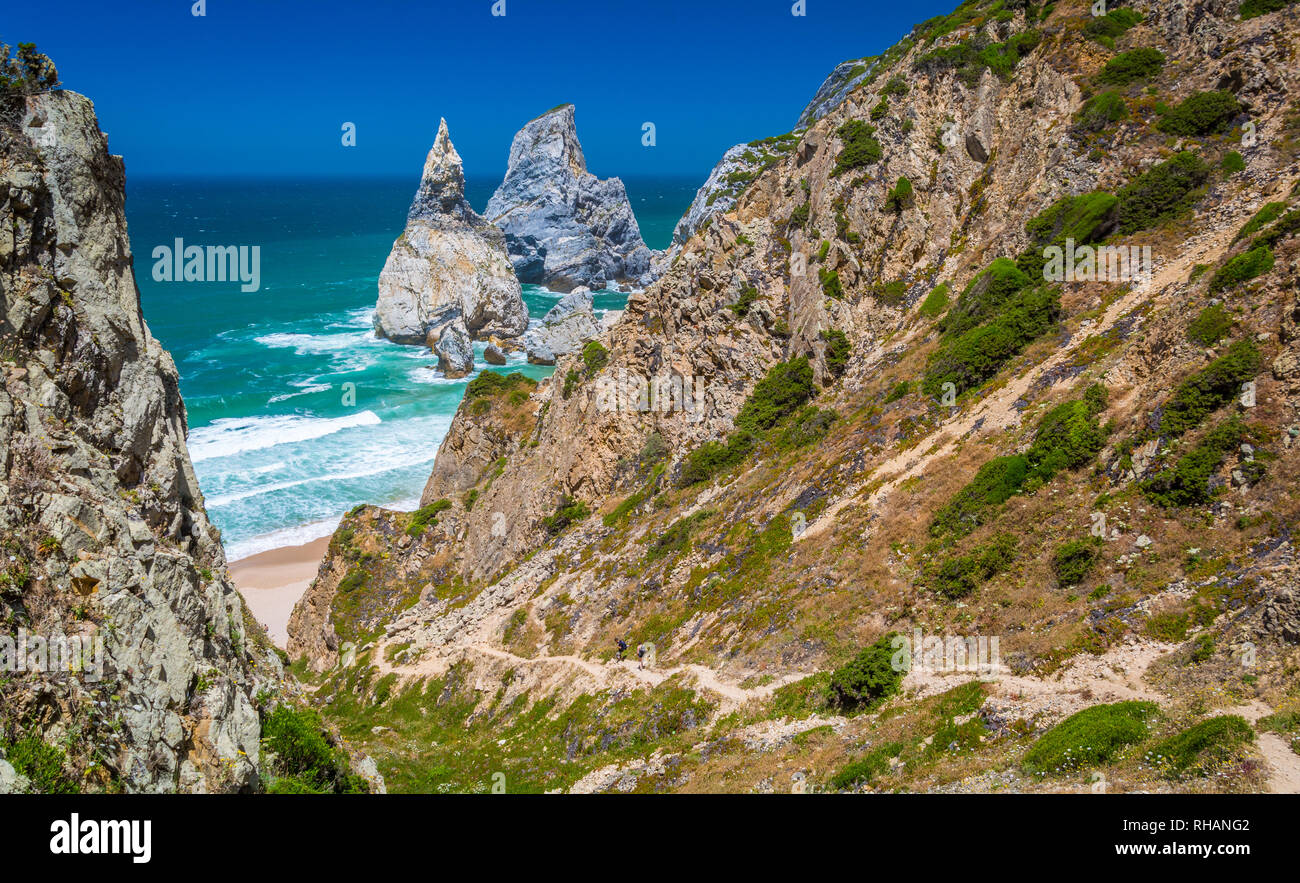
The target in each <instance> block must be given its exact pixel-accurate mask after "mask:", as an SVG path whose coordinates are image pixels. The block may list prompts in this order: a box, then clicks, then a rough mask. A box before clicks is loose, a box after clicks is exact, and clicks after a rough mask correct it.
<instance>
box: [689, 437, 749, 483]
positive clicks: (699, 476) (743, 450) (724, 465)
mask: <svg viewBox="0 0 1300 883" xmlns="http://www.w3.org/2000/svg"><path fill="white" fill-rule="evenodd" d="M756 444H758V439H757V438H756V437H755V436H754V435H753V434H752V433H749V432H743V431H742V432H733V433H732V434H731V435H730V436H729V437H728V438H727V441H726V442H725V443H723V442H716V441H709V442H705V443H704V444H702V445H700V446H699V447H698V448H696V449H695V450H693V451H691V452H690V453H689V454H687V455H686V458H685V459H684V460H683V461H682V473H681V477H680V478H679V483H680V484H681V485H682V486H683V487H688V486H690V485H693V484H699V483H700V482H703V481H708V480H709V479H711V478H713V477H714V476H715V475H718V474H720V473H722V472H726V471H727V470H728V469H732V468H734V467H736V466H739V465H740V464H741V463H743V462H744V461H745V458H746V457H748V456H749V454H750V452H751V451H753V450H754V446H755V445H756Z"/></svg>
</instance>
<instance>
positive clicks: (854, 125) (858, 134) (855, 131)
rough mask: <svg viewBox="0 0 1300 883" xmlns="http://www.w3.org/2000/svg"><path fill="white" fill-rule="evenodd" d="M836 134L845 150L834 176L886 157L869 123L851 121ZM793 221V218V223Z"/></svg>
mask: <svg viewBox="0 0 1300 883" xmlns="http://www.w3.org/2000/svg"><path fill="white" fill-rule="evenodd" d="M835 134H836V135H839V137H840V140H841V141H843V142H844V148H843V149H842V150H841V151H840V152H839V155H838V156H837V157H836V158H835V168H834V169H833V170H832V171H831V174H832V175H833V176H836V177H838V176H840V175H842V174H844V173H845V172H851V171H853V170H854V169H860V168H864V167H866V166H869V165H872V164H874V163H877V162H880V158H881V157H882V156H884V150H883V149H882V148H881V146H880V142H879V141H877V140H876V139H875V137H874V136H875V134H876V127H875V126H872V125H870V124H869V123H864V122H862V121H861V120H849V121H848V122H847V123H844V124H843V125H842V126H840V127H839V128H838V129H836V130H835ZM793 220H794V219H793V218H791V221H792V222H793ZM805 222H806V219H805ZM800 226H802V225H800Z"/></svg>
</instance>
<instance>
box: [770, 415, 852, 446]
mask: <svg viewBox="0 0 1300 883" xmlns="http://www.w3.org/2000/svg"><path fill="white" fill-rule="evenodd" d="M838 419H840V415H839V413H838V412H836V411H835V410H834V409H832V408H825V409H822V408H818V407H817V406H816V405H807V406H806V407H804V408H802V409H801V410H800V411H799V413H798V414H795V415H794V417H792V418H791V419H790V421H789V425H787V426H786V428H785V429H784V430H783V431H782V433H781V435H780V437H779V438H778V439H777V448H778V449H779V450H783V451H788V450H793V449H795V448H803V447H807V446H808V445H811V444H816V443H817V442H819V441H821V440H822V439H824V438H825V437H826V434H827V433H828V432H830V429H831V426H832V425H833V424H834V423H835V421H836V420H838Z"/></svg>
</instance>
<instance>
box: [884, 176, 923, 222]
mask: <svg viewBox="0 0 1300 883" xmlns="http://www.w3.org/2000/svg"><path fill="white" fill-rule="evenodd" d="M915 202H916V199H915V197H914V196H913V195H912V182H911V181H909V180H908V179H907V178H899V179H898V183H897V184H895V185H894V188H893V189H892V190H890V191H889V194H888V195H887V196H886V197H885V208H886V209H888V210H889V211H891V212H894V213H896V214H901V213H902V211H903V210H904V209H907V208H911V207H912V205H913V204H914V203H915Z"/></svg>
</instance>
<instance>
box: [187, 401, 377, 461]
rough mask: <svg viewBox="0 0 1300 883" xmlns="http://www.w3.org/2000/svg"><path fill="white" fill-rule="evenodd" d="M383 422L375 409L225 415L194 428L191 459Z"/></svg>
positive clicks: (273, 444) (251, 449)
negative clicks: (331, 414)
mask: <svg viewBox="0 0 1300 883" xmlns="http://www.w3.org/2000/svg"><path fill="white" fill-rule="evenodd" d="M381 422H383V421H381V420H380V419H379V415H377V414H376V413H375V412H374V411H362V412H360V413H358V414H348V415H346V416H344V417H299V416H295V415H285V416H279V417H223V418H221V419H219V420H214V421H212V423H210V424H208V425H207V426H200V427H199V428H198V429H194V430H192V431H191V432H190V440H189V448H190V459H191V460H193V461H194V462H195V463H199V462H202V461H204V460H211V459H214V458H216V457H229V456H232V455H234V454H242V453H244V452H245V451H258V450H261V449H263V448H272V447H275V446H276V445H283V444H290V443H293V442H301V441H307V440H309V439H313V438H320V437H321V436H325V435H333V434H334V433H336V432H341V431H343V430H345V429H351V428H353V427H356V426H375V425H377V424H379V423H381Z"/></svg>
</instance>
